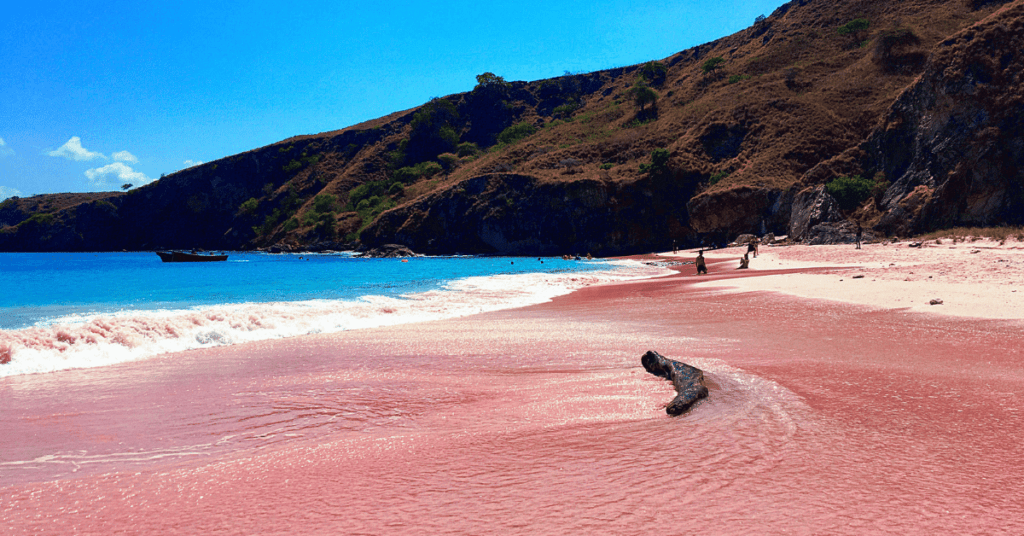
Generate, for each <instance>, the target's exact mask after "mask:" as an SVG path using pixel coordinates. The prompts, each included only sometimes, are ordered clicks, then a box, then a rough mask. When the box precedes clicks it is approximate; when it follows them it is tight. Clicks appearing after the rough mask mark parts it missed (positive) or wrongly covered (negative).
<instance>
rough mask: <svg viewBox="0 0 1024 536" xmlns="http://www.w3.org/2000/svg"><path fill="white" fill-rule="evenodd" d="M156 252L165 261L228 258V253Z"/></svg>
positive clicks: (203, 260) (223, 259)
mask: <svg viewBox="0 0 1024 536" xmlns="http://www.w3.org/2000/svg"><path fill="white" fill-rule="evenodd" d="M156 254H157V255H159V256H160V260H162V261H164V262H216V261H226V260H228V256H227V255H200V254H198V253H185V252H184V251H157V252H156Z"/></svg>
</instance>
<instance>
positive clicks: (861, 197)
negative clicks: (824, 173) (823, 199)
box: [825, 175, 875, 211]
mask: <svg viewBox="0 0 1024 536" xmlns="http://www.w3.org/2000/svg"><path fill="white" fill-rule="evenodd" d="M874 187H875V181H873V180H871V179H865V178H864V177H861V176H860V175H854V176H853V177H836V178H834V179H832V180H831V181H830V182H829V183H828V184H826V185H825V191H826V192H828V194H829V195H831V196H832V197H833V198H834V199H835V200H836V202H837V203H838V204H839V208H841V209H843V210H846V211H850V210H854V209H856V208H857V207H859V206H860V205H861V204H862V203H864V201H867V200H868V198H870V197H871V192H872V190H873V189H874Z"/></svg>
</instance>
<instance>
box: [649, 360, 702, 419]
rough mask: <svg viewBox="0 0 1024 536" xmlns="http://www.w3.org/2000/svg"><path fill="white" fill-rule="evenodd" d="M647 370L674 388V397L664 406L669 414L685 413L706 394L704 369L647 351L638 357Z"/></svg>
mask: <svg viewBox="0 0 1024 536" xmlns="http://www.w3.org/2000/svg"><path fill="white" fill-rule="evenodd" d="M640 363H641V364H643V366H644V368H645V369H647V372H650V373H651V374H654V375H655V376H660V377H662V378H665V379H667V380H670V381H671V382H672V385H674V386H675V388H676V393H678V394H677V395H676V397H675V398H674V399H673V400H672V402H670V403H669V405H668V407H666V408H665V412H666V413H668V414H669V415H681V414H683V413H686V412H687V411H688V410H689V409H690V408H691V407H693V405H694V404H696V403H697V401H698V400H700V399H702V398H706V397H707V396H708V388H707V386H706V385H704V371H702V370H700V369H699V368H696V367H691V366H690V365H687V364H686V363H681V362H679V361H673V360H671V359H668V358H667V357H665V356H663V355H661V354H659V353H658V352H655V351H653V350H651V351H648V352H647V353H646V354H644V355H643V357H641V358H640Z"/></svg>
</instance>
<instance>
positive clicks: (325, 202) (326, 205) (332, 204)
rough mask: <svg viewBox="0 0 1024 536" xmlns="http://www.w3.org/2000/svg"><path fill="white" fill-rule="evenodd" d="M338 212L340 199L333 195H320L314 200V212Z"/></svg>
mask: <svg viewBox="0 0 1024 536" xmlns="http://www.w3.org/2000/svg"><path fill="white" fill-rule="evenodd" d="M336 210H338V198H337V197H335V196H333V195H331V194H320V195H317V196H316V197H314V198H313V212H317V213H325V212H334V211H336Z"/></svg>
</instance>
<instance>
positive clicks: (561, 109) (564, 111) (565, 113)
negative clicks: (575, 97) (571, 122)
mask: <svg viewBox="0 0 1024 536" xmlns="http://www.w3.org/2000/svg"><path fill="white" fill-rule="evenodd" d="M579 109H580V105H579V104H577V103H575V102H570V103H568V104H563V105H561V106H555V109H554V110H552V111H551V113H552V114H554V116H555V117H561V118H563V119H568V118H569V116H571V115H572V113H573V112H575V111H576V110H579Z"/></svg>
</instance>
